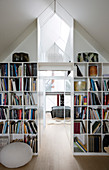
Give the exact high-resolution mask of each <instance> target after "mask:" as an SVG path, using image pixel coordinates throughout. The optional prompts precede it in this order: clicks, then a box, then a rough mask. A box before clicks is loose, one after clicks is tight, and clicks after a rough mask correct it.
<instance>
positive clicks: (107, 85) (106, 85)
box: [103, 79, 109, 91]
mask: <svg viewBox="0 0 109 170" xmlns="http://www.w3.org/2000/svg"><path fill="white" fill-rule="evenodd" d="M103 90H104V91H109V80H106V79H105V80H103Z"/></svg>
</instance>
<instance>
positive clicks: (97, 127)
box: [88, 121, 102, 134]
mask: <svg viewBox="0 0 109 170" xmlns="http://www.w3.org/2000/svg"><path fill="white" fill-rule="evenodd" d="M101 127H102V124H101V121H94V122H93V121H88V133H89V134H97V133H101Z"/></svg>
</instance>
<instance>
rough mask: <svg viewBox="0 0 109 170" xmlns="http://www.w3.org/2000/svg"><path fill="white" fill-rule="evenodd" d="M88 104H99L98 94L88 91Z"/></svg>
mask: <svg viewBox="0 0 109 170" xmlns="http://www.w3.org/2000/svg"><path fill="white" fill-rule="evenodd" d="M89 105H101V101H100V99H99V96H98V94H96V93H89Z"/></svg>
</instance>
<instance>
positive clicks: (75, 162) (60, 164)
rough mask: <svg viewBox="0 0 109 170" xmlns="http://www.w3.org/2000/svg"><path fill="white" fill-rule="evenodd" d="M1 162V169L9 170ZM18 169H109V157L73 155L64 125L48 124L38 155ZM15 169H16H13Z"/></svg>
mask: <svg viewBox="0 0 109 170" xmlns="http://www.w3.org/2000/svg"><path fill="white" fill-rule="evenodd" d="M7 169H8V168H5V167H4V166H3V165H1V164H0V170H7ZM17 169H18V170H109V157H104V156H94V157H93V156H76V157H73V156H72V153H71V148H70V145H69V141H68V138H67V135H66V130H65V127H64V125H48V126H47V127H46V129H45V130H44V135H43V141H42V146H41V149H40V152H39V156H38V157H33V159H32V160H31V161H30V162H29V163H28V164H27V165H25V166H23V167H21V168H17ZM13 170H14V169H13Z"/></svg>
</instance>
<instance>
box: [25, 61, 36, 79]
mask: <svg viewBox="0 0 109 170" xmlns="http://www.w3.org/2000/svg"><path fill="white" fill-rule="evenodd" d="M24 76H37V64H36V63H35V64H33V63H32V64H24Z"/></svg>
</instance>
